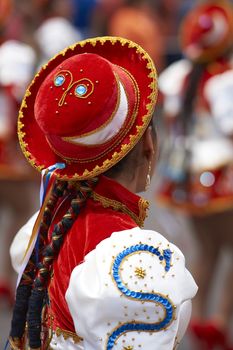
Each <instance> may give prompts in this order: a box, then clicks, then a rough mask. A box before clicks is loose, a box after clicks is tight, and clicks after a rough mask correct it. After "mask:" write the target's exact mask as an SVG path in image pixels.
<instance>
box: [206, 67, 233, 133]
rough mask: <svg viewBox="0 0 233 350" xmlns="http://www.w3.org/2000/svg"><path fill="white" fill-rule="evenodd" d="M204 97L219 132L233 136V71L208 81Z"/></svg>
mask: <svg viewBox="0 0 233 350" xmlns="http://www.w3.org/2000/svg"><path fill="white" fill-rule="evenodd" d="M205 95H206V98H207V100H208V102H209V104H210V107H211V112H212V114H213V117H214V118H215V120H216V123H217V125H218V127H219V128H220V130H221V131H222V132H223V133H224V134H226V135H230V134H233V70H229V71H227V72H224V73H222V74H218V75H216V76H214V77H213V78H211V79H209V80H208V82H207V84H206V87H205Z"/></svg>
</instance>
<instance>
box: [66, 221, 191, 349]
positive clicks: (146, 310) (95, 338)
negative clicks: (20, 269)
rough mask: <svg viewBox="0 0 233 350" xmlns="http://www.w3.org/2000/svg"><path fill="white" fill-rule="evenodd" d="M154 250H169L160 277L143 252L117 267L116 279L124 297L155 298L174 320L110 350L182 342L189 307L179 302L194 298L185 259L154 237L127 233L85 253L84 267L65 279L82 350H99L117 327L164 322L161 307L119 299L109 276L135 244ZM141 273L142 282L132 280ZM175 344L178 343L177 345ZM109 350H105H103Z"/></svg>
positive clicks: (159, 268) (167, 346) (131, 334)
mask: <svg viewBox="0 0 233 350" xmlns="http://www.w3.org/2000/svg"><path fill="white" fill-rule="evenodd" d="M141 243H142V244H147V245H149V246H153V247H155V248H156V247H159V250H160V251H161V252H162V251H163V250H164V249H170V250H171V251H172V252H173V253H172V259H171V260H172V266H171V268H170V270H169V271H168V272H165V267H164V264H163V263H161V261H160V260H159V258H158V257H157V256H155V255H152V254H151V253H149V252H137V253H134V254H132V255H129V256H128V257H127V258H125V260H124V261H123V262H122V265H121V269H120V270H121V278H122V280H123V281H124V284H125V285H127V288H128V289H129V290H130V291H132V290H133V291H136V292H140V291H143V292H147V293H154V294H156V293H159V294H160V295H163V296H164V297H166V296H167V295H168V296H169V299H170V300H171V302H172V303H173V305H174V306H175V307H176V310H175V319H174V320H173V321H172V322H171V324H170V325H169V326H168V327H167V329H166V330H161V331H158V332H150V333H149V332H143V331H141V332H137V331H133V332H128V333H127V332H126V333H125V334H124V335H121V336H120V337H119V338H118V339H117V344H116V345H115V346H113V349H114V350H122V349H123V348H124V347H126V348H127V346H129V347H130V346H133V348H134V349H138V348H139V346H141V348H142V349H144V350H172V349H173V347H174V345H175V339H176V337H177V336H178V337H182V336H183V333H184V331H185V328H186V326H187V323H188V319H189V317H190V307H184V308H183V307H182V305H184V302H186V301H188V300H190V299H191V298H193V297H194V295H195V294H196V291H197V286H196V284H195V282H194V280H193V278H192V276H191V275H190V273H189V272H188V271H187V270H186V268H185V259H184V256H183V254H182V253H181V252H180V250H179V249H178V248H177V247H176V246H174V245H173V244H169V242H168V241H167V240H166V239H165V238H164V237H163V236H161V235H160V234H159V233H157V232H154V231H148V230H141V229H140V228H138V227H137V228H133V229H131V230H126V231H122V232H116V233H113V234H112V236H111V237H110V238H107V239H105V240H104V241H102V242H101V243H100V244H99V245H98V246H97V247H96V249H95V250H93V251H92V252H90V253H89V254H88V255H87V256H86V257H85V261H84V263H82V264H80V265H79V266H77V267H76V268H75V269H74V270H73V272H72V275H71V278H70V284H69V287H68V290H67V292H66V301H67V303H68V306H69V310H70V312H71V315H72V318H73V321H74V324H75V329H76V332H77V334H78V335H79V336H81V337H82V338H83V339H84V342H83V345H84V349H85V350H104V349H106V343H107V340H108V335H110V334H111V333H112V332H113V331H114V330H115V329H116V328H118V327H119V324H120V323H121V324H124V323H128V322H132V320H136V321H138V322H139V323H155V322H160V321H159V319H160V318H163V317H164V312H163V309H162V307H161V305H157V304H156V303H154V302H141V301H140V300H137V299H132V298H129V297H126V296H125V295H124V294H122V293H121V292H120V291H119V289H118V288H117V285H116V283H115V281H114V280H113V276H112V273H111V271H112V266H113V263H114V260H115V257H116V256H117V255H118V254H119V253H121V252H122V251H124V250H125V249H126V248H129V247H131V246H134V245H137V244H141ZM137 268H141V269H142V270H145V271H144V273H145V276H144V278H141V279H140V278H139V277H137V274H136V269H137ZM178 341H180V339H178ZM107 349H110V348H107Z"/></svg>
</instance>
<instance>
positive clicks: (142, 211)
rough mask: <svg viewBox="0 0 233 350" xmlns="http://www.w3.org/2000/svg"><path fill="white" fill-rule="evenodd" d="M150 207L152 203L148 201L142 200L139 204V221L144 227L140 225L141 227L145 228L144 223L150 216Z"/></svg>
mask: <svg viewBox="0 0 233 350" xmlns="http://www.w3.org/2000/svg"><path fill="white" fill-rule="evenodd" d="M149 206H150V203H149V202H148V201H147V200H146V199H144V198H140V200H139V202H138V208H139V220H140V222H142V225H140V227H143V226H144V221H145V219H146V218H147V216H148V214H147V210H148V209H149Z"/></svg>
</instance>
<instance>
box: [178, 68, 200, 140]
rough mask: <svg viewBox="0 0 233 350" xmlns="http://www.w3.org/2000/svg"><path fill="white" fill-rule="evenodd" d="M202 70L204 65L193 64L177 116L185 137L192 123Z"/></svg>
mask: <svg viewBox="0 0 233 350" xmlns="http://www.w3.org/2000/svg"><path fill="white" fill-rule="evenodd" d="M204 69H205V65H204V64H200V63H195V64H194V65H193V69H192V71H191V73H190V76H189V80H188V84H187V87H186V91H185V94H184V98H183V106H182V110H181V112H180V114H179V115H178V120H179V122H180V125H181V130H182V134H183V135H185V136H187V135H188V134H189V129H190V125H191V122H192V115H193V108H194V104H195V101H196V97H197V92H198V87H199V83H200V79H201V76H202V74H203V71H204Z"/></svg>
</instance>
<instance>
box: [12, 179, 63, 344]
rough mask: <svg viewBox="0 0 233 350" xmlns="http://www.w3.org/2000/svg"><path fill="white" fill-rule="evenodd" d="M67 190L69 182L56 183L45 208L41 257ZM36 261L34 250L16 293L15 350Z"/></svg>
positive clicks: (40, 228)
mask: <svg viewBox="0 0 233 350" xmlns="http://www.w3.org/2000/svg"><path fill="white" fill-rule="evenodd" d="M66 188H67V182H61V181H56V182H55V184H54V188H53V191H52V194H51V197H50V199H49V201H48V203H47V205H46V207H45V210H44V213H43V219H42V222H41V224H40V227H39V236H38V237H39V256H40V254H41V251H42V250H43V247H44V246H45V244H47V232H48V228H49V225H50V223H51V220H52V217H53V212H54V209H55V205H56V203H57V200H58V198H59V197H62V196H63V195H64V194H65V191H66ZM36 260H37V257H36V249H34V250H33V252H32V255H31V257H30V260H29V262H28V264H27V266H26V268H25V270H24V273H23V275H22V278H21V280H20V283H19V286H18V288H17V291H16V301H15V306H14V310H13V317H12V322H11V331H10V343H11V346H12V347H13V348H14V347H15V348H19V349H20V348H21V345H22V341H23V340H22V338H23V335H24V331H25V325H26V318H27V311H28V300H29V297H30V295H31V290H32V286H33V282H34V278H35V275H36ZM17 344H18V345H17ZM20 344H21V345H20ZM14 345H16V346H14Z"/></svg>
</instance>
